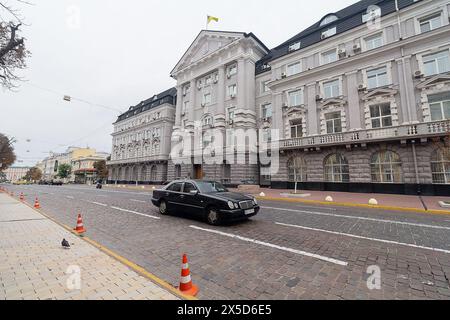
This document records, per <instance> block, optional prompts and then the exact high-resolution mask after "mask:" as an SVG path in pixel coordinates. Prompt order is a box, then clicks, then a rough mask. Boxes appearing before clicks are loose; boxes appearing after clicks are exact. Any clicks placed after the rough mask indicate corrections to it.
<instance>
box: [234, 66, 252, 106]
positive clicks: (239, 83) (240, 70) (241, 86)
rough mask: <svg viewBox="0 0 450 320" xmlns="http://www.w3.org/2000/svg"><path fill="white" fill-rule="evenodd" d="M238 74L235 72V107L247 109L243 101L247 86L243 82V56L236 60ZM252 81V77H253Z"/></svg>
mask: <svg viewBox="0 0 450 320" xmlns="http://www.w3.org/2000/svg"><path fill="white" fill-rule="evenodd" d="M237 68H238V70H237V72H238V74H237V92H238V94H237V104H238V105H237V107H238V108H239V109H247V108H248V106H246V101H245V93H246V90H247V86H246V83H245V71H246V70H245V61H244V59H243V58H241V59H239V60H238V67H237ZM253 81H254V79H253Z"/></svg>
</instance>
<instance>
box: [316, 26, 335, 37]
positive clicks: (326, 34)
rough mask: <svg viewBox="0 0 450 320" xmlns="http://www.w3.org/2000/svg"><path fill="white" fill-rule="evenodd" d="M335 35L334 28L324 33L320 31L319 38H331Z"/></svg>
mask: <svg viewBox="0 0 450 320" xmlns="http://www.w3.org/2000/svg"><path fill="white" fill-rule="evenodd" d="M335 34H336V26H334V27H331V28H328V29H326V30H324V31H322V33H321V34H320V38H321V39H325V38H328V37H331V36H334V35H335Z"/></svg>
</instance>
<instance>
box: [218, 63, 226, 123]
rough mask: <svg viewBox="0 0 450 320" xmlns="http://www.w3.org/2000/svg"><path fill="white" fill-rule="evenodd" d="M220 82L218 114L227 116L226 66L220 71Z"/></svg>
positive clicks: (221, 67)
mask: <svg viewBox="0 0 450 320" xmlns="http://www.w3.org/2000/svg"><path fill="white" fill-rule="evenodd" d="M218 74H219V81H218V82H217V88H218V90H217V113H218V114H223V115H225V114H226V110H225V66H224V65H222V66H220V67H219V70H218Z"/></svg>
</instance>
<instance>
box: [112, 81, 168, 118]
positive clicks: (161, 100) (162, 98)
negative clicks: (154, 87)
mask: <svg viewBox="0 0 450 320" xmlns="http://www.w3.org/2000/svg"><path fill="white" fill-rule="evenodd" d="M176 97H177V89H176V88H170V89H168V90H166V91H163V92H161V93H159V94H156V95H154V96H152V97H151V98H148V99H147V100H144V101H141V102H140V103H139V104H137V105H136V106H133V107H130V108H129V109H128V111H126V112H124V113H123V114H121V115H120V116H119V117H118V119H117V121H116V123H117V122H120V121H123V120H126V119H129V118H131V117H133V116H135V115H138V114H140V113H142V112H145V111H147V110H150V109H154V108H157V107H159V106H161V105H163V104H166V103H168V104H171V105H173V106H175V104H176Z"/></svg>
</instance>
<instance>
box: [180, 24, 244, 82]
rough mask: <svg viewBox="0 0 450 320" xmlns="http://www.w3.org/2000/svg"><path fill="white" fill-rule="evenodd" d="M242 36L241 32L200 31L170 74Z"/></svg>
mask: <svg viewBox="0 0 450 320" xmlns="http://www.w3.org/2000/svg"><path fill="white" fill-rule="evenodd" d="M244 37H245V33H243V32H222V31H211V30H203V31H201V32H200V34H199V35H198V36H197V38H195V40H194V42H193V43H192V44H191V45H190V46H189V48H188V50H187V51H186V53H185V54H184V55H183V57H182V58H181V59H180V61H179V62H178V63H177V65H176V66H175V68H174V69H173V70H172V72H171V75H173V74H175V73H177V72H178V71H180V70H182V69H184V68H186V67H188V66H190V65H192V64H194V63H196V62H197V61H199V60H201V59H203V58H205V57H207V56H209V55H211V54H213V53H215V52H217V51H219V50H221V49H223V48H224V47H226V46H227V45H229V44H230V43H232V42H234V41H237V40H240V39H242V38H244Z"/></svg>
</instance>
